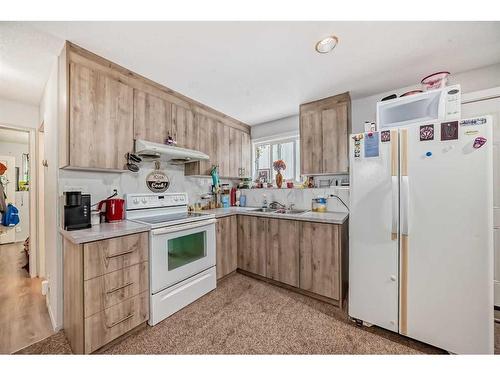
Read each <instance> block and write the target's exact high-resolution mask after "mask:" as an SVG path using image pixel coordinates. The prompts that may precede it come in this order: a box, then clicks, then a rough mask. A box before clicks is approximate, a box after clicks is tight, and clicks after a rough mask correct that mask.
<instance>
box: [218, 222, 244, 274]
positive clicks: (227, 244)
mask: <svg viewBox="0 0 500 375" xmlns="http://www.w3.org/2000/svg"><path fill="white" fill-rule="evenodd" d="M215 228H216V243H217V279H220V278H221V277H224V276H226V275H228V274H230V273H231V272H233V271H236V268H237V267H238V234H237V232H238V219H237V217H236V216H228V217H222V218H219V219H217V224H216V226H215Z"/></svg>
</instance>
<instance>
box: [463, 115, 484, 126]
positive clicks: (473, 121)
mask: <svg viewBox="0 0 500 375" xmlns="http://www.w3.org/2000/svg"><path fill="white" fill-rule="evenodd" d="M484 124H486V118H484V117H480V118H468V119H466V120H462V121H460V126H474V125H484Z"/></svg>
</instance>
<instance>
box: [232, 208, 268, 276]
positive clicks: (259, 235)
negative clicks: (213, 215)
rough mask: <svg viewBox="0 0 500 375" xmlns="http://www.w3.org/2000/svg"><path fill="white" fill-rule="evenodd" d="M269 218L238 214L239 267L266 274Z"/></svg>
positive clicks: (257, 273) (258, 273) (262, 274)
mask: <svg viewBox="0 0 500 375" xmlns="http://www.w3.org/2000/svg"><path fill="white" fill-rule="evenodd" d="M267 226H268V219H265V218H262V217H256V216H242V215H239V216H238V268H240V269H242V270H244V271H248V272H252V273H254V274H256V275H261V276H264V277H265V276H266V274H267V272H266V268H267V267H266V266H267Z"/></svg>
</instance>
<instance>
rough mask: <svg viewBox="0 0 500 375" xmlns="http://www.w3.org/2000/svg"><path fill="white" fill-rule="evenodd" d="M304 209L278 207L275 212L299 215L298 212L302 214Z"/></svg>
mask: <svg viewBox="0 0 500 375" xmlns="http://www.w3.org/2000/svg"><path fill="white" fill-rule="evenodd" d="M306 211H307V210H284V209H280V210H276V211H275V213H277V214H288V215H299V214H303V213H304V212H306Z"/></svg>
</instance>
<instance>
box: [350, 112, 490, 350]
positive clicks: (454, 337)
mask: <svg viewBox="0 0 500 375" xmlns="http://www.w3.org/2000/svg"><path fill="white" fill-rule="evenodd" d="M492 144H493V139H492V124H491V118H490V117H488V116H484V117H478V118H474V119H466V120H461V121H451V122H446V123H415V124H412V125H407V126H405V127H404V128H396V129H392V130H384V131H380V132H373V133H363V134H358V135H355V134H353V135H351V137H350V150H349V153H350V183H351V192H350V218H349V305H348V309H349V316H351V317H352V318H354V319H356V320H358V321H362V322H363V323H364V324H366V325H377V326H380V327H383V328H385V329H388V330H391V331H394V332H398V333H400V334H402V335H405V336H408V337H411V338H414V339H416V340H419V341H422V342H425V343H428V344H431V345H433V346H436V347H439V348H442V349H444V350H447V351H449V352H452V353H458V354H465V353H478V354H479V353H481V354H489V353H493V351H494V317H493V230H492V227H493V224H492V223H493V209H492V207H493V205H492V199H493V193H492Z"/></svg>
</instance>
